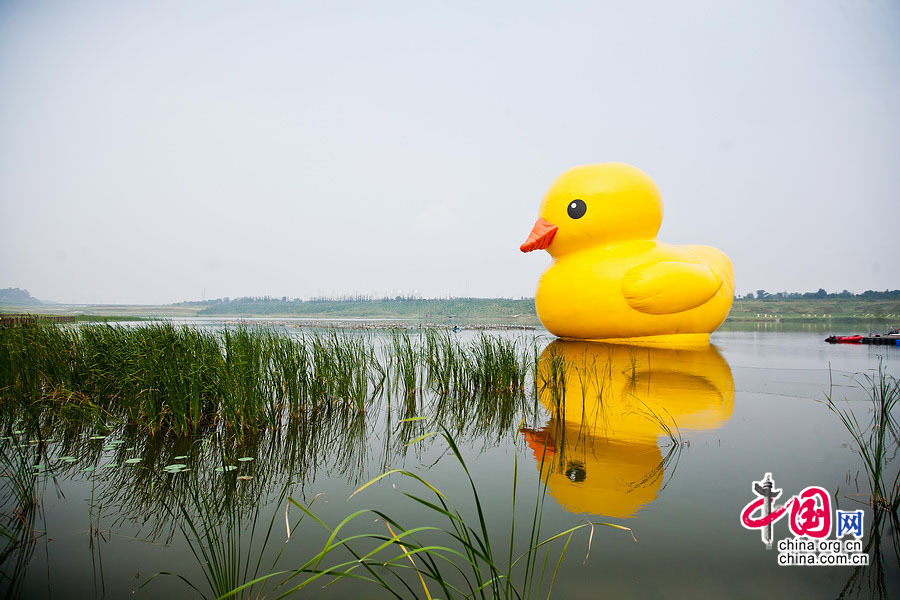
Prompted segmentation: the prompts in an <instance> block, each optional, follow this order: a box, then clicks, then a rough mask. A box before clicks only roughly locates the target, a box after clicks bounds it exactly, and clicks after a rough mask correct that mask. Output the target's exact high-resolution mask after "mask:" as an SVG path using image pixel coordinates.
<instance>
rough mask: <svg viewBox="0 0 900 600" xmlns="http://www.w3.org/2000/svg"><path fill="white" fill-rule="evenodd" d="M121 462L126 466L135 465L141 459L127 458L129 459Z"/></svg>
mask: <svg viewBox="0 0 900 600" xmlns="http://www.w3.org/2000/svg"><path fill="white" fill-rule="evenodd" d="M122 462H123V463H125V464H126V465H136V464H137V463H139V462H141V459H139V458H129V459H127V460H124V461H122Z"/></svg>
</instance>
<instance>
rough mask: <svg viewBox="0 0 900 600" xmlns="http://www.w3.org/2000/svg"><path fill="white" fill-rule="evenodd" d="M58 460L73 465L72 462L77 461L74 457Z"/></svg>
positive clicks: (62, 457)
mask: <svg viewBox="0 0 900 600" xmlns="http://www.w3.org/2000/svg"><path fill="white" fill-rule="evenodd" d="M59 460H61V461H62V462H67V463H73V462H75V461H77V460H78V459H77V458H75V457H74V456H60V457H59Z"/></svg>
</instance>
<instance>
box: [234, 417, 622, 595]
mask: <svg viewBox="0 0 900 600" xmlns="http://www.w3.org/2000/svg"><path fill="white" fill-rule="evenodd" d="M434 435H438V436H440V437H441V438H443V440H444V441H445V442H446V444H447V446H448V449H449V450H450V451H451V452H452V454H453V456H454V457H455V459H456V461H457V464H458V465H459V467H460V470H461V475H462V476H464V477H465V479H466V480H467V482H468V484H469V485H468V487H469V490H470V492H471V494H470V496H469V497H468V498H466V499H465V503H466V504H467V505H469V506H472V507H474V515H472V514H468V515H465V514H464V513H463V511H461V510H460V509H459V508H458V507H457V505H456V504H455V503H454V502H453V500H452V499H451V498H450V497H449V496H448V495H447V494H445V493H444V492H442V491H441V490H440V489H439V488H438V487H437V486H435V485H434V484H432V483H430V482H429V481H428V480H426V479H425V478H423V477H421V476H420V475H418V474H416V473H413V472H410V471H406V470H403V469H391V470H388V471H385V472H384V473H382V474H381V475H379V476H377V477H375V478H373V479H371V480H370V481H368V482H367V483H365V484H364V485H362V486H361V487H359V488H358V489H357V490H356V491H355V492H354V493H353V494H351V498H352V497H353V496H355V495H356V494H359V493H361V492H363V491H364V490H366V489H367V488H369V487H370V486H373V485H375V484H377V483H378V482H380V481H381V480H383V479H386V478H388V477H403V478H406V479H409V480H412V482H413V483H414V484H415V485H416V486H418V487H419V489H420V490H421V491H411V492H402V493H403V495H404V496H405V497H406V498H407V499H408V500H410V501H412V502H413V503H414V504H415V505H417V506H419V507H424V509H425V511H426V514H429V515H430V516H431V517H432V519H433V520H434V521H435V522H437V523H441V522H443V525H418V526H411V527H407V526H405V525H403V524H401V522H400V520H399V519H398V518H396V517H394V516H391V515H388V514H386V513H385V512H383V511H380V510H369V509H364V510H358V511H355V512H353V513H351V514H349V515H347V516H346V517H345V518H344V519H343V520H342V521H341V522H340V523H339V524H338V525H336V526H334V527H332V526H329V525H328V524H326V523H325V522H324V520H322V519H321V518H319V517H318V516H317V515H316V514H315V512H313V510H312V507H311V506H310V505H307V504H304V503H302V502H299V501H297V500H296V499H294V498H293V497H290V498H288V503H289V506H290V507H294V508H296V509H299V510H300V512H301V519H309V520H310V521H311V522H313V523H315V524H317V525H318V526H319V527H320V528H321V530H322V531H324V533H325V535H326V536H327V539H326V540H325V542H324V544H323V547H322V549H321V550H320V551H319V552H317V553H315V554H314V555H313V556H311V557H309V558H308V559H307V560H305V561H304V562H303V563H302V564H300V565H299V566H295V567H293V568H287V569H282V570H279V571H274V572H272V573H269V574H267V575H263V576H261V577H257V578H255V579H253V580H251V581H248V582H246V583H244V584H243V585H240V586H238V587H235V588H234V589H232V590H231V591H229V592H228V593H226V594H224V595H223V596H221V598H228V597H234V596H241V595H243V594H244V593H245V592H247V591H248V590H253V589H262V586H265V585H270V587H268V588H267V589H266V593H265V594H261V595H265V596H267V597H269V596H271V597H275V598H284V597H286V596H288V595H291V594H294V593H297V592H300V591H302V590H304V589H305V588H307V587H309V586H311V585H313V584H322V585H330V584H331V583H334V582H335V581H338V580H341V579H353V580H356V581H362V582H366V583H369V584H371V585H373V586H376V587H379V588H381V589H383V590H384V591H385V592H387V593H388V594H390V595H392V596H394V597H396V598H404V597H411V598H422V597H425V598H433V597H440V598H482V599H486V598H511V599H516V600H520V599H523V598H532V597H537V596H538V595H541V596H543V595H544V594H546V596H547V597H550V595H551V594H552V591H553V584H554V582H555V580H556V577H557V575H558V573H559V568H560V565H561V563H562V561H563V559H564V558H565V556H566V554H567V552H568V549H569V547H570V544H571V542H572V539H573V536H574V535H575V534H576V533H577V532H579V531H584V532H589V533H590V537H589V539H588V542H587V545H588V552H590V544H591V541H592V539H593V534H594V529H595V528H596V527H598V526H603V527H612V528H616V529H620V530H623V531H627V532H629V533H631V529H630V528H627V527H623V526H621V525H616V524H613V523H601V522H591V521H585V522H581V523H579V524H576V525H574V526H572V527H570V528H568V529H566V530H564V531H561V532H557V533H554V534H552V535H549V536H546V537H541V531H540V529H541V521H542V515H543V506H544V499H545V497H546V486H547V482H546V480H539V482H538V490H537V493H536V494H535V505H534V507H533V510H532V511H530V514H531V515H532V518H531V523H530V525H531V526H530V528H527V529H526V530H525V531H524V532H521V531H520V532H519V533H517V531H516V516H515V515H516V510H517V502H518V488H519V479H518V473H519V470H518V459H515V463H514V465H513V479H512V493H511V509H512V513H511V515H512V517H511V519H510V526H509V533H508V537H504V536H499V537H498V536H497V534H494V533H492V531H491V527H489V525H488V522H489V515H487V514H486V512H485V506H484V503H483V502H482V499H481V494H480V492H479V489H478V486H477V485H476V483H475V480H474V479H473V477H472V473H471V471H470V469H469V467H468V465H467V464H466V461H465V459H464V458H463V456H462V453H461V452H460V450H459V447H458V446H457V444H456V441H455V439H454V437H453V435H452V434H451V433H450V431H448V430H447V429H445V428H441V430H440V431H437V432H430V433H428V434H425V435H423V436H421V437H420V438H419V439H417V440H414V441H413V442H412V443H418V442H421V441H423V440H425V439H427V438H429V437H431V436H434ZM285 514H286V515H287V512H286V513H285ZM373 514H374V515H375V516H376V517H377V521H379V522H381V523H382V524H383V525H384V528H383V530H381V531H375V532H372V531H368V532H364V533H351V530H352V529H353V527H354V525H357V524H358V523H359V522H361V521H368V519H367V518H366V517H367V516H371V515H373ZM297 525H299V523H297V524H296V525H295V526H294V528H296V526H297ZM287 527H288V537H290V534H291V532H292V531H293V529H292V528H291V526H290V525H287ZM520 537H521V539H520ZM632 537H633V535H632ZM523 543H524V544H525V549H524V550H523V551H519V552H518V553H517V550H516V549H517V548H520V546H521V544H523ZM560 546H561V547H560ZM554 548H555V549H556V550H555V552H556V553H555V554H553V556H552V558H555V561H554V562H552V563H551V562H549V560H550V558H551V553H553V552H554ZM279 556H280V553H279ZM542 559H543V560H542ZM554 563H555V564H554ZM548 564H550V565H551V568H552V572H549V571H548V570H547V565H548ZM323 578H325V579H323ZM273 582H274V583H273Z"/></svg>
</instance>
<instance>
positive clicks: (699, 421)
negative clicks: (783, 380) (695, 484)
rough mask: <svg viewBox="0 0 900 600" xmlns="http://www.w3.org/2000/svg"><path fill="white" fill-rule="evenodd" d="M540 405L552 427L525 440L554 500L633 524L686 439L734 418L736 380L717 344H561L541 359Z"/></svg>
mask: <svg viewBox="0 0 900 600" xmlns="http://www.w3.org/2000/svg"><path fill="white" fill-rule="evenodd" d="M538 397H539V399H540V401H541V403H542V404H543V405H544V407H545V408H546V409H547V410H548V411H549V413H550V415H551V417H550V421H549V422H548V423H547V425H546V426H544V427H543V428H541V429H527V428H526V429H522V434H523V435H524V437H525V441H526V442H527V444H528V446H529V447H530V448H531V450H532V452H533V453H534V457H535V459H536V461H537V464H538V465H539V468H540V469H541V474H542V476H543V477H544V478H546V480H547V486H548V491H549V493H550V494H551V495H552V496H553V498H554V499H556V501H557V502H558V503H559V504H560V505H561V506H563V507H564V508H566V509H567V510H569V511H572V512H576V513H590V514H594V515H603V516H607V517H615V518H626V517H633V516H635V515H636V514H637V512H638V511H639V510H641V508H643V507H644V506H646V505H647V504H649V503H650V502H652V501H653V500H654V499H655V498H656V496H657V494H658V493H659V491H660V490H661V489H662V486H663V480H664V479H665V477H666V467H667V466H669V465H673V461H675V460H677V457H678V454H679V452H680V444H681V443H682V441H681V432H684V431H685V430H701V429H715V428H717V427H720V426H721V425H722V424H723V423H724V422H725V421H727V420H728V419H729V418H730V417H731V413H732V411H733V409H734V381H733V379H732V376H731V369H730V367H729V366H728V363H727V362H726V361H725V359H724V358H722V355H721V354H719V351H718V350H717V349H716V347H715V346H711V345H709V346H702V347H671V346H669V347H658V346H636V345H627V344H607V343H600V342H584V341H564V340H556V341H554V342H552V343H551V344H549V345H548V346H547V348H545V349H544V352H543V353H542V354H541V357H540V359H539V364H538ZM661 444H662V448H661V447H660V445H661ZM670 472H671V469H670Z"/></svg>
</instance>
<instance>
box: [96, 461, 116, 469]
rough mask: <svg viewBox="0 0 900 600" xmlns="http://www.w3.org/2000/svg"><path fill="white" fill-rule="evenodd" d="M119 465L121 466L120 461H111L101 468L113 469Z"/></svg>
mask: <svg viewBox="0 0 900 600" xmlns="http://www.w3.org/2000/svg"><path fill="white" fill-rule="evenodd" d="M118 466H119V463H114V462H110V463H106V464H105V465H103V466H102V467H100V468H101V469H112V468H113V467H118Z"/></svg>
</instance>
